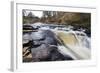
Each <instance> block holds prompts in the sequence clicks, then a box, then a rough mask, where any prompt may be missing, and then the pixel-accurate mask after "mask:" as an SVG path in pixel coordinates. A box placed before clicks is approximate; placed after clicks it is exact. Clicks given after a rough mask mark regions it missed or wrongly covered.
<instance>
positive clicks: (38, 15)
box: [26, 10, 43, 18]
mask: <svg viewBox="0 0 100 73" xmlns="http://www.w3.org/2000/svg"><path fill="white" fill-rule="evenodd" d="M29 12H32V13H33V14H34V15H35V16H37V17H39V18H41V17H42V15H43V11H28V10H27V11H26V15H28V13H29Z"/></svg>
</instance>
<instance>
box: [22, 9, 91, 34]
mask: <svg viewBox="0 0 100 73" xmlns="http://www.w3.org/2000/svg"><path fill="white" fill-rule="evenodd" d="M42 12H43V14H42V17H41V18H39V17H37V16H35V14H33V13H32V12H31V11H30V12H29V13H28V15H27V16H26V15H25V13H26V11H25V10H23V24H33V23H36V22H41V23H46V24H57V25H72V26H74V27H75V29H79V28H83V29H85V30H86V33H87V34H91V14H90V13H76V12H58V11H42Z"/></svg>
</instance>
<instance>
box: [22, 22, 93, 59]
mask: <svg viewBox="0 0 100 73" xmlns="http://www.w3.org/2000/svg"><path fill="white" fill-rule="evenodd" d="M41 24H42V23H41ZM41 24H39V26H40V28H39V30H51V31H53V32H54V33H55V34H56V35H57V36H59V37H60V39H61V40H62V41H63V43H64V44H63V45H58V50H59V51H60V52H61V53H62V54H63V55H70V56H71V57H72V58H73V59H76V60H81V59H90V58H91V39H90V37H88V36H87V35H86V34H85V33H84V32H83V31H74V30H72V29H70V28H69V27H68V29H67V30H65V29H62V28H60V30H59V29H58V28H59V27H56V28H54V29H51V28H49V27H48V28H47V25H48V24H47V25H46V24H45V25H46V27H41ZM42 25H43V24H42ZM32 26H34V25H32ZM36 27H37V25H36ZM39 33H41V31H40V32H38V33H37V32H36V33H34V34H31V37H32V38H33V39H36V37H39V38H41V37H42V36H41V35H40V34H39ZM35 36H36V37H35ZM24 37H25V38H26V37H28V38H29V36H28V35H24ZM24 37H23V38H24ZM26 40H27V38H26Z"/></svg>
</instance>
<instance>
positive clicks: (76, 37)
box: [57, 30, 91, 60]
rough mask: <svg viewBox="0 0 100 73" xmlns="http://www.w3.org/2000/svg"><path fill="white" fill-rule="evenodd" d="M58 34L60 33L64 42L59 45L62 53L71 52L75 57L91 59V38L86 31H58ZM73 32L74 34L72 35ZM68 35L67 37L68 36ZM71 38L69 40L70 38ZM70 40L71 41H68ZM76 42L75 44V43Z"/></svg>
mask: <svg viewBox="0 0 100 73" xmlns="http://www.w3.org/2000/svg"><path fill="white" fill-rule="evenodd" d="M57 32H58V36H59V32H60V34H61V33H63V35H60V37H61V39H62V40H63V42H64V44H65V45H64V46H59V50H60V52H61V53H63V54H65V55H67V54H69V55H70V56H72V57H73V58H74V59H78V60H79V59H90V57H91V50H90V43H91V41H90V38H89V37H88V36H86V34H85V33H84V32H81V31H72V30H71V31H57ZM70 34H72V35H70ZM66 37H67V38H66ZM68 39H69V40H68ZM68 41H69V42H68ZM70 42H71V43H70ZM73 42H74V44H73Z"/></svg>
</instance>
